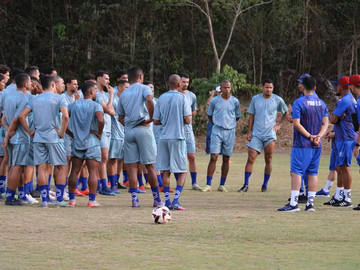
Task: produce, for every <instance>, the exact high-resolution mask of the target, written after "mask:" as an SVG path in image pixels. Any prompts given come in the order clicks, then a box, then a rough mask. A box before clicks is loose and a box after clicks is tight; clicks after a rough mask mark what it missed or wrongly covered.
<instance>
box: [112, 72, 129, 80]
mask: <svg viewBox="0 0 360 270" xmlns="http://www.w3.org/2000/svg"><path fill="white" fill-rule="evenodd" d="M115 76H116V81H129V76H128V74H127V72H126V71H125V70H118V71H116V73H115Z"/></svg>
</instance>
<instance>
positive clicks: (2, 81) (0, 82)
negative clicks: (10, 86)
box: [0, 74, 6, 91]
mask: <svg viewBox="0 0 360 270" xmlns="http://www.w3.org/2000/svg"><path fill="white" fill-rule="evenodd" d="M5 85H6V84H5V77H4V76H3V75H1V74H0V91H3V90H4V89H5Z"/></svg>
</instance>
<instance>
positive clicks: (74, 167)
mask: <svg viewBox="0 0 360 270" xmlns="http://www.w3.org/2000/svg"><path fill="white" fill-rule="evenodd" d="M74 151H75V150H74ZM76 152H78V151H76ZM82 164H83V159H80V158H78V157H77V156H73V158H72V160H71V172H70V176H69V180H68V185H69V205H71V206H73V207H74V206H76V201H75V189H76V183H77V176H78V174H79V173H80V171H81V167H82ZM96 180H97V177H96ZM96 182H97V181H96ZM96 184H97V183H96Z"/></svg>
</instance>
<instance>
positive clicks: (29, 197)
mask: <svg viewBox="0 0 360 270" xmlns="http://www.w3.org/2000/svg"><path fill="white" fill-rule="evenodd" d="M26 198H28V199H29V200H31V201H33V203H39V201H38V200H36V199H34V198H33V197H32V196H31V195H30V194H26Z"/></svg>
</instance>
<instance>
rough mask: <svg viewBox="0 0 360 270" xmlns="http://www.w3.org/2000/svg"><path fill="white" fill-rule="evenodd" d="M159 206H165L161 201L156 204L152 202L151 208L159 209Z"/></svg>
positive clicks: (155, 201)
mask: <svg viewBox="0 0 360 270" xmlns="http://www.w3.org/2000/svg"><path fill="white" fill-rule="evenodd" d="M161 206H165V203H163V202H162V201H160V202H158V201H157V200H154V203H153V207H161Z"/></svg>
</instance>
